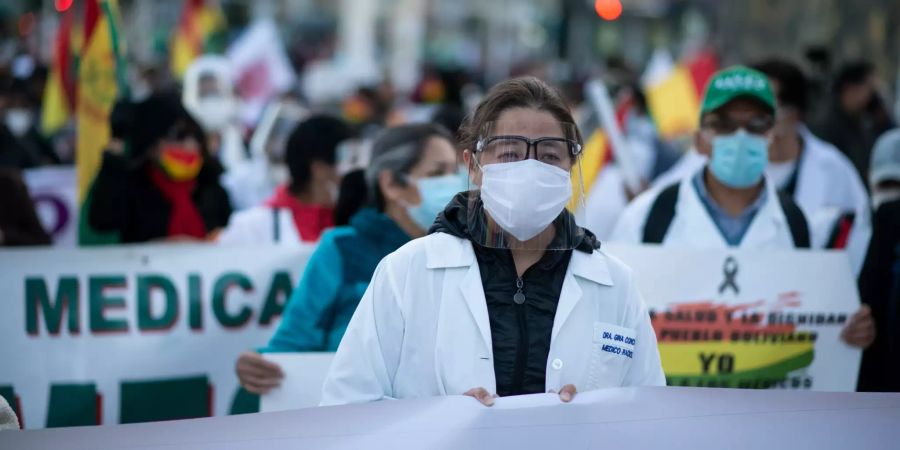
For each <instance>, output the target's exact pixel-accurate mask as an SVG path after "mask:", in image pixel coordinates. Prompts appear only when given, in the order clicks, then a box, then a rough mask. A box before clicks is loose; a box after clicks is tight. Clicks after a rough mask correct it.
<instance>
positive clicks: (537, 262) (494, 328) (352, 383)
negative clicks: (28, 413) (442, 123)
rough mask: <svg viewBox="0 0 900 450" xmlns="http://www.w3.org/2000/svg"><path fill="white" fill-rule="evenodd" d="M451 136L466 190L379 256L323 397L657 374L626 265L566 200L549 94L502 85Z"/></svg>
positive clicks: (569, 185)
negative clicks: (426, 228) (424, 229)
mask: <svg viewBox="0 0 900 450" xmlns="http://www.w3.org/2000/svg"><path fill="white" fill-rule="evenodd" d="M461 134H462V137H463V139H462V145H463V146H464V148H466V150H465V152H464V158H465V162H466V164H467V166H468V169H469V178H470V184H471V185H470V190H469V191H468V192H463V193H460V194H459V195H458V196H457V197H456V198H454V200H453V201H451V203H450V204H449V205H448V206H447V208H446V209H445V210H444V212H443V213H441V214H440V215H439V216H438V219H437V221H436V222H435V224H434V226H432V228H431V230H430V234H429V235H427V236H425V237H423V238H420V239H416V240H414V241H412V242H410V243H409V244H407V245H405V246H403V247H401V248H400V249H399V250H397V251H396V252H394V253H392V254H390V255H388V256H387V257H385V258H384V259H383V260H382V261H381V263H380V264H379V266H378V268H377V269H376V271H375V274H374V275H373V278H372V282H371V284H370V286H369V288H368V290H367V291H366V293H365V295H364V297H363V299H362V301H361V302H360V304H359V307H358V308H357V310H356V312H355V313H354V315H353V318H352V319H351V321H350V324H349V326H348V328H347V331H346V333H345V335H344V338H343V340H342V341H341V344H340V346H339V348H338V351H337V354H336V356H335V360H334V362H333V364H332V366H331V369H330V371H329V374H328V376H327V378H326V381H325V385H324V388H323V400H322V403H323V404H325V405H333V404H345V403H356V402H368V401H375V400H380V399H387V398H394V399H398V398H413V397H429V396H441V395H469V396H472V397H475V398H477V399H478V400H479V401H481V402H482V403H483V404H485V405H491V404H493V402H494V400H493V399H494V397H495V396H498V395H499V396H505V395H519V394H529V393H543V392H558V393H559V395H560V398H561V400H562V401H570V400H571V399H572V398H573V396H574V395H575V393H576V391H578V390H580V391H586V390H592V389H599V388H605V387H618V386H641V385H664V384H665V378H664V375H663V372H662V368H661V366H660V360H659V353H658V350H657V346H656V336H655V333H654V331H653V329H652V327H651V324H650V318H649V316H648V313H647V309H646V306H645V305H644V302H643V301H642V299H641V297H640V295H639V294H638V291H637V289H636V287H635V284H634V277H633V275H632V272H631V270H630V269H629V268H628V267H627V266H625V265H624V264H623V263H622V262H621V261H619V260H617V259H615V258H614V257H611V256H609V255H608V254H606V253H605V252H603V251H602V250H601V249H600V244H599V242H597V240H596V239H595V238H594V236H593V234H591V233H590V232H589V231H587V230H584V229H583V228H580V227H578V226H577V225H576V223H575V222H576V219H575V217H574V216H573V214H572V213H570V212H568V210H566V209H565V207H566V205H567V204H569V203H570V201H571V202H572V203H573V204H574V203H577V202H582V201H583V198H582V195H583V194H582V188H581V186H580V184H579V181H580V179H581V177H580V173H579V169H580V166H579V154H580V151H581V138H580V134H579V133H578V130H577V129H576V128H575V126H574V125H573V121H572V117H571V114H570V112H569V110H568V109H567V107H566V106H565V103H564V102H563V100H562V99H561V98H560V96H559V95H558V93H557V92H556V91H555V90H553V89H552V88H550V87H549V86H547V85H546V84H544V83H543V82H542V81H539V80H537V79H535V78H522V79H515V80H510V81H506V82H503V83H500V84H498V85H497V86H495V87H494V88H493V89H492V90H491V91H490V92H489V93H488V95H487V96H486V97H485V99H484V100H483V101H482V102H481V103H480V104H479V106H478V108H477V109H476V110H475V112H474V114H473V115H472V116H471V117H469V118H468V119H467V121H466V123H465V124H464V125H463V128H462V130H461ZM573 182H575V183H574V184H575V186H573ZM573 197H574V198H573Z"/></svg>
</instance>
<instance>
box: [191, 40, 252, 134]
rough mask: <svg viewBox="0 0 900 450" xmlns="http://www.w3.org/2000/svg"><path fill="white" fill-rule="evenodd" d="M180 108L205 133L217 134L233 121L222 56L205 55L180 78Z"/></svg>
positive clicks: (233, 109)
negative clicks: (181, 81) (185, 110)
mask: <svg viewBox="0 0 900 450" xmlns="http://www.w3.org/2000/svg"><path fill="white" fill-rule="evenodd" d="M182 104H183V105H184V107H185V109H187V110H188V112H190V113H191V115H192V116H194V119H196V120H197V121H198V122H200V125H202V126H203V128H204V130H205V131H208V132H210V131H212V132H218V131H221V130H222V129H224V128H225V127H227V126H229V125H231V124H232V123H233V122H234V120H235V119H236V118H237V109H238V108H237V107H238V104H237V99H236V98H235V96H234V83H233V80H232V72H231V66H230V65H229V62H228V60H227V59H225V58H224V57H222V56H215V55H205V56H201V57H200V58H198V59H197V60H196V61H194V62H193V63H191V65H190V66H189V67H188V70H187V72H185V75H184V92H183V93H182Z"/></svg>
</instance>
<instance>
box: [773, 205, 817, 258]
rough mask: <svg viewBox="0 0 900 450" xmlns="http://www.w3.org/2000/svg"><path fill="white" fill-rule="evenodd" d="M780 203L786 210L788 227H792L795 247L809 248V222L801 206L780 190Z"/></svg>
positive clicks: (783, 209) (782, 208) (785, 215)
mask: <svg viewBox="0 0 900 450" xmlns="http://www.w3.org/2000/svg"><path fill="white" fill-rule="evenodd" d="M778 203H780V204H781V210H782V211H784V217H785V218H786V219H787V223H788V227H789V228H790V229H791V237H792V238H793V239H794V247H795V248H809V247H810V244H809V223H808V222H807V221H806V216H805V215H803V211H801V210H800V207H799V206H797V204H796V203H794V200H793V199H792V198H791V196H790V195H788V194H786V193H784V192H778Z"/></svg>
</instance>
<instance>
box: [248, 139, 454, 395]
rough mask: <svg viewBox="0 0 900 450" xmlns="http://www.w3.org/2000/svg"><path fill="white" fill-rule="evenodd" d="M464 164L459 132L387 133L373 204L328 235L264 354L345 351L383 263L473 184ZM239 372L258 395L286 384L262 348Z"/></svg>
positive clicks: (368, 175) (378, 153) (374, 171)
mask: <svg viewBox="0 0 900 450" xmlns="http://www.w3.org/2000/svg"><path fill="white" fill-rule="evenodd" d="M458 168H459V166H458V162H457V158H456V150H455V148H454V145H453V137H452V136H451V135H450V133H449V132H447V131H446V130H445V129H444V128H441V127H439V126H436V125H432V124H420V125H406V126H400V127H396V128H390V129H387V130H385V131H383V132H382V134H381V135H380V136H378V138H377V139H376V140H375V143H374V144H373V147H372V157H371V162H370V164H369V166H368V167H367V168H366V171H365V180H366V185H367V192H368V193H367V206H366V207H364V208H362V209H361V210H360V211H358V212H357V213H356V214H354V215H353V216H352V217H351V218H350V223H349V225H347V226H341V227H336V228H334V229H332V230H330V231H328V232H326V233H325V234H323V235H322V238H321V240H320V241H319V246H318V247H317V248H316V250H315V252H314V253H313V254H312V256H310V259H309V262H308V263H307V265H306V270H305V271H304V273H303V277H302V279H301V280H300V284H299V285H298V286H297V288H296V289H294V292H293V293H292V295H291V299H290V301H289V302H288V306H287V308H286V309H285V313H284V316H283V317H282V320H281V323H280V324H279V326H278V330H276V332H275V335H274V336H273V337H272V339H271V341H269V345H267V346H266V347H265V348H263V349H260V352H263V353H265V352H315V351H334V350H335V349H337V346H338V344H339V343H340V341H341V337H343V335H344V331H345V330H346V328H347V323H348V322H349V321H350V317H351V316H352V315H353V311H354V310H355V309H356V305H357V303H359V300H360V298H362V295H363V293H364V292H365V290H366V288H367V287H368V285H369V280H370V279H371V278H372V274H373V273H374V272H375V267H376V266H377V265H378V262H379V261H381V259H382V258H383V257H384V256H385V255H387V254H389V253H391V252H393V251H394V250H397V249H398V248H400V246H402V245H403V244H405V243H406V242H408V241H409V240H410V239H411V238H416V237H421V236H424V235H425V233H426V231H427V230H428V228H429V227H430V226H431V224H432V223H433V222H434V220H435V217H436V216H437V214H438V212H440V211H442V210H443V209H444V207H445V206H446V205H447V204H448V203H449V202H450V200H451V199H452V198H453V196H454V195H456V194H457V193H458V192H460V191H463V190H465V189H466V182H465V179H463V178H461V177H460V175H459V169H458ZM341 195H342V196H343V195H344V193H342V194H341ZM338 202H339V203H340V200H339V201H338ZM236 371H237V375H238V378H240V381H241V386H243V387H244V388H245V389H246V390H248V391H250V392H253V393H256V394H263V393H266V392H268V391H269V390H270V389H272V388H274V387H276V386H278V385H279V384H280V380H281V378H282V376H283V374H282V373H281V369H280V368H279V367H278V365H277V364H274V363H272V362H269V361H266V360H265V359H263V357H262V356H261V355H260V353H259V352H256V351H247V352H244V353H243V354H241V356H240V357H239V358H238V361H237V367H236Z"/></svg>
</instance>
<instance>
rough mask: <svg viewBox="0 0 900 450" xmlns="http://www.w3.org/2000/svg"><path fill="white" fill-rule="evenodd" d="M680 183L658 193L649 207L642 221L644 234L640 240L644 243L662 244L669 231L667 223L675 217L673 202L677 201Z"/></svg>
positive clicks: (669, 223) (670, 222)
mask: <svg viewBox="0 0 900 450" xmlns="http://www.w3.org/2000/svg"><path fill="white" fill-rule="evenodd" d="M680 187H681V185H680V183H675V184H673V185H671V186H669V187H667V188H665V189H663V190H662V192H660V193H659V195H657V196H656V200H654V201H653V206H651V207H650V213H649V214H647V221H646V222H644V235H643V238H642V239H641V242H643V243H645V244H662V241H663V239H665V237H666V233H667V232H668V231H669V225H671V224H672V219H674V218H675V204H676V203H678V190H679V189H680Z"/></svg>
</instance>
